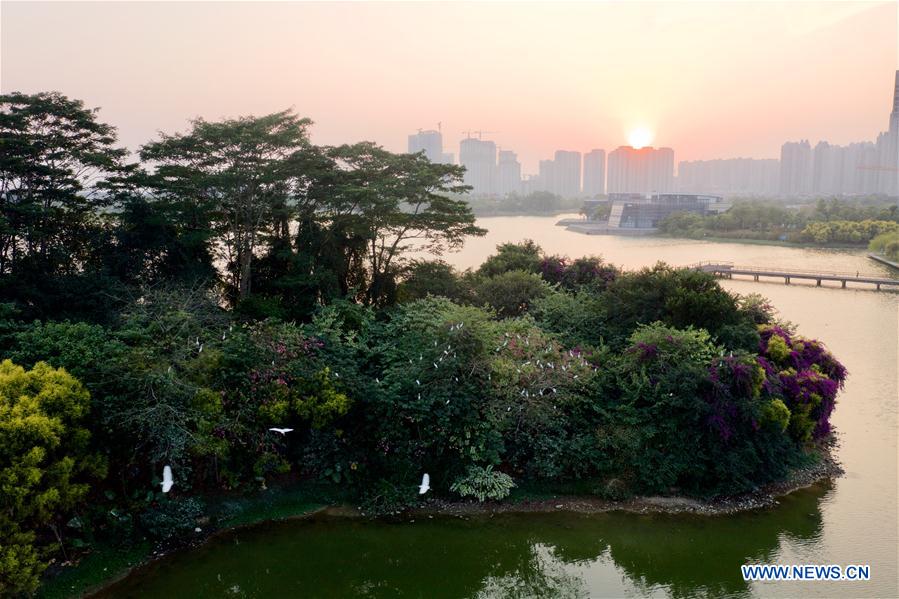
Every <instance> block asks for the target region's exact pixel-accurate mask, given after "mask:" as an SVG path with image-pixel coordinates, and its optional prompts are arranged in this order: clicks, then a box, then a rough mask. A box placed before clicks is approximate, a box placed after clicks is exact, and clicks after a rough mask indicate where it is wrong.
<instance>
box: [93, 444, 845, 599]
mask: <svg viewBox="0 0 899 599" xmlns="http://www.w3.org/2000/svg"><path fill="white" fill-rule="evenodd" d="M834 445H835V444H834V443H832V444H831V445H830V446H829V447H824V448H821V450H820V452H819V457H820V459H819V461H818V462H817V463H816V464H814V465H812V466H809V467H807V468H801V469H797V470H794V471H793V472H792V473H791V475H790V476H789V477H788V478H787V479H785V480H783V481H779V482H776V483H771V484H769V485H766V486H764V487H761V488H759V489H757V490H755V491H752V492H750V493H744V494H741V495H735V496H727V497H720V498H714V499H710V500H698V499H693V498H689V497H678V496H653V497H634V498H632V499H628V500H625V501H612V500H605V499H600V498H598V497H595V496H575V495H559V496H557V497H552V498H549V499H525V500H521V501H493V502H490V501H488V502H485V503H477V502H461V501H446V500H443V499H432V500H428V501H426V502H423V503H421V504H420V505H418V506H416V507H413V508H411V509H409V510H407V511H406V512H403V513H402V514H400V515H399V519H402V520H406V521H414V519H415V518H433V517H435V516H443V517H446V516H448V517H458V518H469V517H470V518H476V517H479V516H492V515H494V514H526V513H550V512H566V511H567V512H573V513H579V514H599V513H605V512H614V511H621V512H630V513H637V514H668V515H676V514H696V515H701V516H726V515H730V514H737V513H740V512H746V511H751V510H758V509H765V508H771V507H774V506H776V505H778V503H779V498H781V497H784V496H786V495H789V494H790V493H793V492H795V491H799V490H801V489H805V488H808V487H812V486H814V485H816V484H819V483H823V482H825V481H829V480H832V479H834V478H837V477H839V476H841V475H842V474H843V472H844V471H843V469H842V467H841V466H840V464H839V463H838V462H837V460H836V459H835V458H834V457H833V451H832V450H833V449H834ZM315 516H325V517H343V518H366V517H369V516H366V515H365V514H363V513H362V512H361V511H360V510H359V508H358V507H353V506H349V505H332V506H326V507H322V508H318V509H314V510H311V511H307V512H303V513H299V514H296V515H295V516H288V517H286V518H281V519H279V520H300V519H305V518H311V517H315ZM264 522H270V521H267V520H262V521H259V522H252V523H247V524H241V525H238V526H230V527H222V528H218V529H210V530H208V531H204V533H203V534H201V535H198V536H197V537H196V538H194V539H192V540H190V541H188V542H187V543H183V542H182V543H176V544H172V545H169V546H161V547H157V548H156V550H155V551H153V552H152V553H151V554H149V555H147V557H146V558H145V559H144V560H142V561H141V562H140V563H137V564H134V565H132V566H131V567H129V568H127V569H126V570H124V571H120V572H117V573H116V574H114V575H113V576H112V577H110V578H109V579H108V580H106V581H104V582H103V583H102V584H100V585H97V586H94V587H91V588H89V589H86V590H85V591H84V592H83V594H82V596H91V595H93V594H95V593H98V592H100V591H102V590H103V589H105V588H107V587H109V586H110V585H112V584H115V583H116V582H118V581H120V580H122V579H123V578H125V577H126V576H128V575H129V574H130V573H131V572H133V571H134V570H135V569H137V568H140V567H144V566H146V565H147V564H149V563H152V562H155V561H157V560H160V559H162V558H164V557H166V556H168V555H170V554H172V553H174V552H177V551H185V550H190V549H193V548H196V547H199V546H201V545H203V544H205V543H207V542H208V541H210V540H212V539H214V538H217V537H220V536H221V535H223V534H227V533H230V532H233V531H235V530H239V529H242V528H248V527H252V526H255V525H257V524H262V523H264Z"/></svg>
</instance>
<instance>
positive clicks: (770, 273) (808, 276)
mask: <svg viewBox="0 0 899 599" xmlns="http://www.w3.org/2000/svg"><path fill="white" fill-rule="evenodd" d="M687 268H692V269H693V270H699V271H702V272H707V273H709V274H712V275H715V276H716V277H720V278H723V279H732V278H733V276H734V275H745V276H750V277H752V280H753V281H759V280H761V278H762V277H765V278H767V279H770V278H774V279H783V280H784V283H785V284H786V285H789V284H790V281H792V280H793V279H801V280H810V281H815V283H816V286H817V287H821V286H822V285H821V283H822V282H823V281H835V282H838V283H840V287H842V288H843V289H846V288H847V286H848V284H849V283H853V287H856V286H864V287H868V288H870V286H873V287H874V289H876V290H877V291H880V290H881V289H889V290H891V291H899V279H889V278H886V277H877V276H873V275H868V274H864V273H857V272H856V273H848V272H828V271H808V270H792V269H788V268H775V267H767V266H740V265H735V264H734V263H733V262H721V261H712V262H697V263H696V264H691V265H689V266H687Z"/></svg>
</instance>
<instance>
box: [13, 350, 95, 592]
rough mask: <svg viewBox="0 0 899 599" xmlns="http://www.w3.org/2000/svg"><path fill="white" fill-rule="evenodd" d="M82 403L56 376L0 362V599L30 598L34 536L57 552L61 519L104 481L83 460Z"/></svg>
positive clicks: (35, 565)
mask: <svg viewBox="0 0 899 599" xmlns="http://www.w3.org/2000/svg"><path fill="white" fill-rule="evenodd" d="M89 407H90V396H89V394H88V392H87V391H86V390H85V389H84V387H82V386H81V383H79V382H78V381H77V380H76V379H75V378H73V377H72V376H71V375H69V374H68V373H67V372H66V371H64V370H55V369H54V368H53V367H51V366H49V365H48V364H45V363H43V362H39V363H38V364H36V365H35V367H34V368H33V369H32V370H30V371H25V369H24V368H22V367H21V366H16V365H15V364H13V363H12V362H11V361H9V360H5V361H3V362H0V538H2V539H3V546H2V547H0V593H2V594H4V595H7V594H10V595H12V594H17V593H29V592H33V591H34V589H35V588H36V587H37V582H38V576H39V575H40V572H41V571H42V570H43V569H44V568H45V567H46V564H45V562H44V561H43V557H42V555H41V554H43V553H44V552H45V550H46V549H45V548H44V547H41V546H39V545H38V536H37V533H38V532H39V529H41V528H43V527H49V528H50V529H51V530H52V531H53V533H54V534H55V537H56V540H57V542H58V543H59V548H60V549H62V534H61V526H60V523H61V519H62V517H63V516H65V515H67V514H70V513H71V512H72V510H74V509H75V508H76V507H77V506H78V505H79V504H80V503H82V502H83V501H84V499H85V497H86V496H87V493H88V489H89V487H88V485H87V481H88V480H89V479H90V478H95V477H100V476H102V475H104V474H105V466H104V464H103V461H102V459H101V458H100V457H99V456H97V455H95V454H90V453H89V442H90V432H89V431H88V430H87V429H86V428H83V426H82V421H83V420H84V419H85V416H86V415H87V412H88V409H89Z"/></svg>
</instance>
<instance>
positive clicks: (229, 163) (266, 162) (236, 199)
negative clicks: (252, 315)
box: [141, 110, 311, 303]
mask: <svg viewBox="0 0 899 599" xmlns="http://www.w3.org/2000/svg"><path fill="white" fill-rule="evenodd" d="M310 124H311V121H310V120H309V119H303V118H300V117H298V116H297V115H295V114H294V113H293V112H292V111H290V110H285V111H282V112H277V113H274V114H270V115H266V116H263V117H241V118H237V119H228V120H223V121H220V122H208V121H205V120H203V119H197V120H195V121H193V127H192V129H191V131H189V132H188V133H185V134H176V135H162V137H161V139H160V140H159V141H156V142H151V143H148V144H146V145H145V146H143V148H142V149H141V158H143V159H144V160H146V161H150V162H152V163H154V164H155V166H156V168H155V178H154V181H153V184H154V185H155V187H156V189H157V191H158V192H160V193H163V194H168V195H169V196H171V197H173V198H181V199H182V200H189V201H192V202H196V203H199V204H200V205H203V206H208V207H209V209H210V211H211V215H212V222H213V225H214V230H215V233H216V235H215V240H214V242H215V243H214V247H216V248H217V249H218V253H219V256H220V258H221V259H222V260H223V261H224V264H225V266H226V268H227V271H228V273H229V278H228V284H227V285H226V287H227V290H228V295H229V297H230V298H231V299H232V301H234V302H235V303H236V302H239V301H241V300H244V299H246V298H247V297H248V296H249V294H250V292H251V290H252V279H253V260H254V255H255V252H256V251H257V250H258V249H259V247H260V245H261V244H262V242H263V241H264V240H265V237H266V235H267V234H269V235H272V234H274V235H283V234H284V232H283V228H284V226H285V223H289V221H290V211H291V207H290V192H291V189H292V187H293V185H294V183H295V181H294V178H295V177H296V176H297V172H296V170H295V169H294V168H292V167H293V166H295V164H296V163H297V160H296V156H297V155H298V154H301V153H303V152H304V151H307V150H308V148H309V140H308V136H307V128H308V127H309V125H310Z"/></svg>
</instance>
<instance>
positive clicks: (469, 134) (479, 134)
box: [462, 131, 499, 139]
mask: <svg viewBox="0 0 899 599" xmlns="http://www.w3.org/2000/svg"><path fill="white" fill-rule="evenodd" d="M462 133H464V134H465V136H466V137H467V138H468V139H471V134H472V133H477V135H478V139H481V136H482V135H484V134H485V133H486V134H490V133H499V131H463V132H462Z"/></svg>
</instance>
